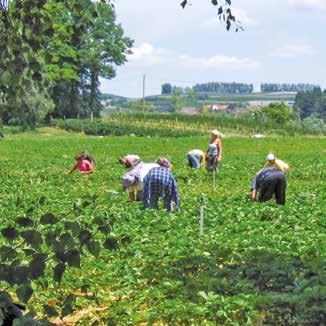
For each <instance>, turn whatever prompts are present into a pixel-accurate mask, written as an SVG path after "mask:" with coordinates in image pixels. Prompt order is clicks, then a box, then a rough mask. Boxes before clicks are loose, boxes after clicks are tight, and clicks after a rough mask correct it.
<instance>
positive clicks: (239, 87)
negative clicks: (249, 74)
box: [193, 82, 254, 94]
mask: <svg viewBox="0 0 326 326" xmlns="http://www.w3.org/2000/svg"><path fill="white" fill-rule="evenodd" d="M193 88H194V90H195V91H197V92H198V93H207V94H209V93H214V94H234V93H236V94H251V93H252V92H253V90H254V86H253V85H252V84H244V83H219V82H210V83H204V84H196V85H195V86H194V87H193Z"/></svg>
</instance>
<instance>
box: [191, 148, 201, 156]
mask: <svg viewBox="0 0 326 326" xmlns="http://www.w3.org/2000/svg"><path fill="white" fill-rule="evenodd" d="M188 154H190V155H193V156H195V157H202V156H203V155H204V152H203V151H201V150H200V149H193V150H192V151H190V152H189V153H188Z"/></svg>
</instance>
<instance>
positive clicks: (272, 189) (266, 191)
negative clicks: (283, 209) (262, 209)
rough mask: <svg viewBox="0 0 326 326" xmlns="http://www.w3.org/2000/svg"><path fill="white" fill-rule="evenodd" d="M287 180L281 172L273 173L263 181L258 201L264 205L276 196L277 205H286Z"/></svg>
mask: <svg viewBox="0 0 326 326" xmlns="http://www.w3.org/2000/svg"><path fill="white" fill-rule="evenodd" d="M285 190H286V178H285V175H284V173H282V172H280V171H276V172H273V173H272V174H270V175H269V176H268V177H267V178H266V179H265V180H263V182H262V185H261V189H260V191H259V198H258V200H259V201H260V202H261V203H263V202H266V201H268V200H270V199H272V198H273V195H275V200H276V203H277V204H279V205H285Z"/></svg>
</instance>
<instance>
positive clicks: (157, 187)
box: [143, 157, 179, 212]
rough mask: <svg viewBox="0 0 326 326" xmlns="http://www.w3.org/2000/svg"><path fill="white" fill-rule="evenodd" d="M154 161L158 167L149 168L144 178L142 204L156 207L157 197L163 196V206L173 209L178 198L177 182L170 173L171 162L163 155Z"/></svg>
mask: <svg viewBox="0 0 326 326" xmlns="http://www.w3.org/2000/svg"><path fill="white" fill-rule="evenodd" d="M156 163H157V164H158V165H159V167H155V168H153V169H151V170H150V171H149V173H148V174H147V175H146V177H145V178H144V191H143V206H144V208H155V209H157V208H158V200H159V198H163V202H164V208H165V209H167V210H168V211H170V212H171V211H174V210H175V209H176V208H177V207H178V201H179V200H178V190H177V183H176V181H175V179H174V177H173V175H172V173H171V169H172V164H171V163H170V162H169V160H168V159H166V158H164V157H163V158H160V159H158V160H157V162H156Z"/></svg>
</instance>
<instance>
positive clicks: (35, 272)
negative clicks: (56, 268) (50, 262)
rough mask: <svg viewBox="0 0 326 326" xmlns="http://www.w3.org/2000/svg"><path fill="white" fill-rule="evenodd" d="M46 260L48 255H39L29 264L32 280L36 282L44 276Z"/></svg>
mask: <svg viewBox="0 0 326 326" xmlns="http://www.w3.org/2000/svg"><path fill="white" fill-rule="evenodd" d="M46 258H47V255H46V254H38V255H36V256H35V257H34V258H33V260H32V261H31V263H30V264H29V269H30V277H31V279H32V280H36V279H38V278H39V277H42V276H43V275H44V271H45V260H46Z"/></svg>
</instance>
